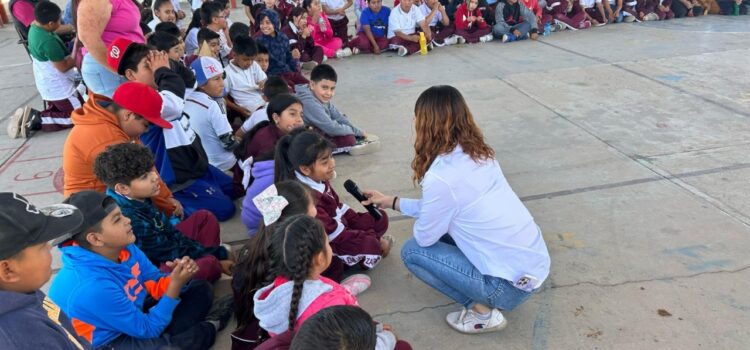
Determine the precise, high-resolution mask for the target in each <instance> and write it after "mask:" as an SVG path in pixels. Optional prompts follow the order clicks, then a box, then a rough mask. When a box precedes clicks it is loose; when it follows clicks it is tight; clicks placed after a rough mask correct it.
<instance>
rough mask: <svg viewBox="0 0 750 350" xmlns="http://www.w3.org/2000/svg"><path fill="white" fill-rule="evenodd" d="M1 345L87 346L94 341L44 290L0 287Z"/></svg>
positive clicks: (12, 348) (7, 348)
mask: <svg viewBox="0 0 750 350" xmlns="http://www.w3.org/2000/svg"><path fill="white" fill-rule="evenodd" d="M0 349H3V350H16V349H18V350H25V349H44V350H84V349H91V344H89V342H87V341H86V340H85V339H83V338H82V337H80V336H78V335H77V334H76V331H75V329H73V324H72V323H71V321H70V319H69V318H68V316H66V315H65V313H64V312H60V307H58V306H57V305H55V303H53V302H52V300H50V299H49V298H48V297H47V296H46V295H44V293H42V292H41V291H38V290H37V291H36V292H34V293H29V294H26V293H16V292H8V291H0Z"/></svg>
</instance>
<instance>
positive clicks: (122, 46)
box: [107, 38, 133, 75]
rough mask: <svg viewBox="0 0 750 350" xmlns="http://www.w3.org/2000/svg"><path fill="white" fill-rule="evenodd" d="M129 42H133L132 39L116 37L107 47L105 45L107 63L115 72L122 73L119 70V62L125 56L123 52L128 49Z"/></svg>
mask: <svg viewBox="0 0 750 350" xmlns="http://www.w3.org/2000/svg"><path fill="white" fill-rule="evenodd" d="M131 44H133V41H132V40H130V39H125V38H117V39H115V41H113V42H112V43H111V44H109V47H107V64H109V66H110V67H112V69H114V70H115V72H117V74H120V75H122V74H123V73H124V72H120V62H122V59H123V58H125V53H126V52H127V51H128V48H129V47H130V45H131Z"/></svg>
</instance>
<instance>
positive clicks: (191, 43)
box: [185, 28, 201, 55]
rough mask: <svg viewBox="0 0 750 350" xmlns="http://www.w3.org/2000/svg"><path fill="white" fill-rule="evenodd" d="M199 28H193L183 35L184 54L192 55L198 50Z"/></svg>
mask: <svg viewBox="0 0 750 350" xmlns="http://www.w3.org/2000/svg"><path fill="white" fill-rule="evenodd" d="M200 30H201V29H200V28H193V29H190V31H189V32H188V33H187V36H186V37H185V55H192V54H194V53H195V51H196V50H198V31H200Z"/></svg>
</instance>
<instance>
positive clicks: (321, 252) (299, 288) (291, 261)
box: [253, 214, 358, 337]
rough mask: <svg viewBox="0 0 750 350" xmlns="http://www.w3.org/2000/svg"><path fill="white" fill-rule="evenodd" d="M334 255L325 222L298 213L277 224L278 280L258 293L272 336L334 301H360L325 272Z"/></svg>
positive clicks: (260, 314) (258, 310)
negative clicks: (323, 274) (324, 274)
mask: <svg viewBox="0 0 750 350" xmlns="http://www.w3.org/2000/svg"><path fill="white" fill-rule="evenodd" d="M332 258H333V251H331V246H330V245H329V244H328V235H326V233H325V231H324V230H323V225H321V223H320V222H319V221H318V220H316V219H315V218H312V217H310V216H307V215H303V214H300V215H294V216H291V217H289V218H287V219H285V220H283V221H282V222H280V223H278V224H277V225H274V227H273V234H272V236H271V266H272V268H271V272H272V273H271V275H272V277H273V282H272V283H271V284H269V285H267V286H265V287H263V288H261V289H259V290H258V291H257V292H256V293H255V296H254V297H253V302H254V305H255V306H254V312H255V316H256V317H257V318H258V321H259V324H260V326H261V327H262V328H263V329H265V330H266V331H267V332H268V333H269V334H270V335H271V336H272V337H273V336H276V335H278V334H281V333H284V332H287V331H294V330H296V329H297V328H298V327H299V326H300V325H301V324H302V323H303V322H304V321H305V320H306V319H307V318H308V317H310V316H312V315H314V314H315V313H316V312H318V311H319V310H321V309H324V308H326V307H329V306H334V305H358V304H357V299H356V298H355V297H354V296H353V295H352V294H351V293H349V292H348V291H347V290H346V289H344V287H342V286H341V285H339V284H338V283H336V282H334V281H333V280H330V279H328V278H325V277H323V276H321V274H322V273H323V271H325V270H326V269H327V268H328V265H330V264H331V259H332Z"/></svg>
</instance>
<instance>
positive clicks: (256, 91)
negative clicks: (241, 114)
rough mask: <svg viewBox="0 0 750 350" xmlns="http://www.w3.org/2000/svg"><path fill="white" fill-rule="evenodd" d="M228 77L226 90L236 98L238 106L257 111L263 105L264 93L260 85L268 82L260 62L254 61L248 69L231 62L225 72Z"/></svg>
mask: <svg viewBox="0 0 750 350" xmlns="http://www.w3.org/2000/svg"><path fill="white" fill-rule="evenodd" d="M224 71H225V72H226V73H227V77H226V79H225V80H224V82H225V84H226V85H225V86H226V90H227V91H228V92H229V94H230V95H232V98H234V102H236V103H237V104H238V105H240V106H242V107H245V108H247V109H248V110H250V111H251V112H252V111H255V110H257V109H258V108H260V107H261V106H263V104H265V101H263V92H262V91H261V90H260V87H258V83H260V82H262V81H264V80H266V78H267V77H266V73H264V72H263V70H262V69H261V68H260V65H259V64H258V62H255V61H253V64H252V65H250V67H249V68H248V69H241V68H240V67H237V66H235V65H234V63H232V62H230V63H229V65H228V66H227V67H226V69H225V70H224Z"/></svg>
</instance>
